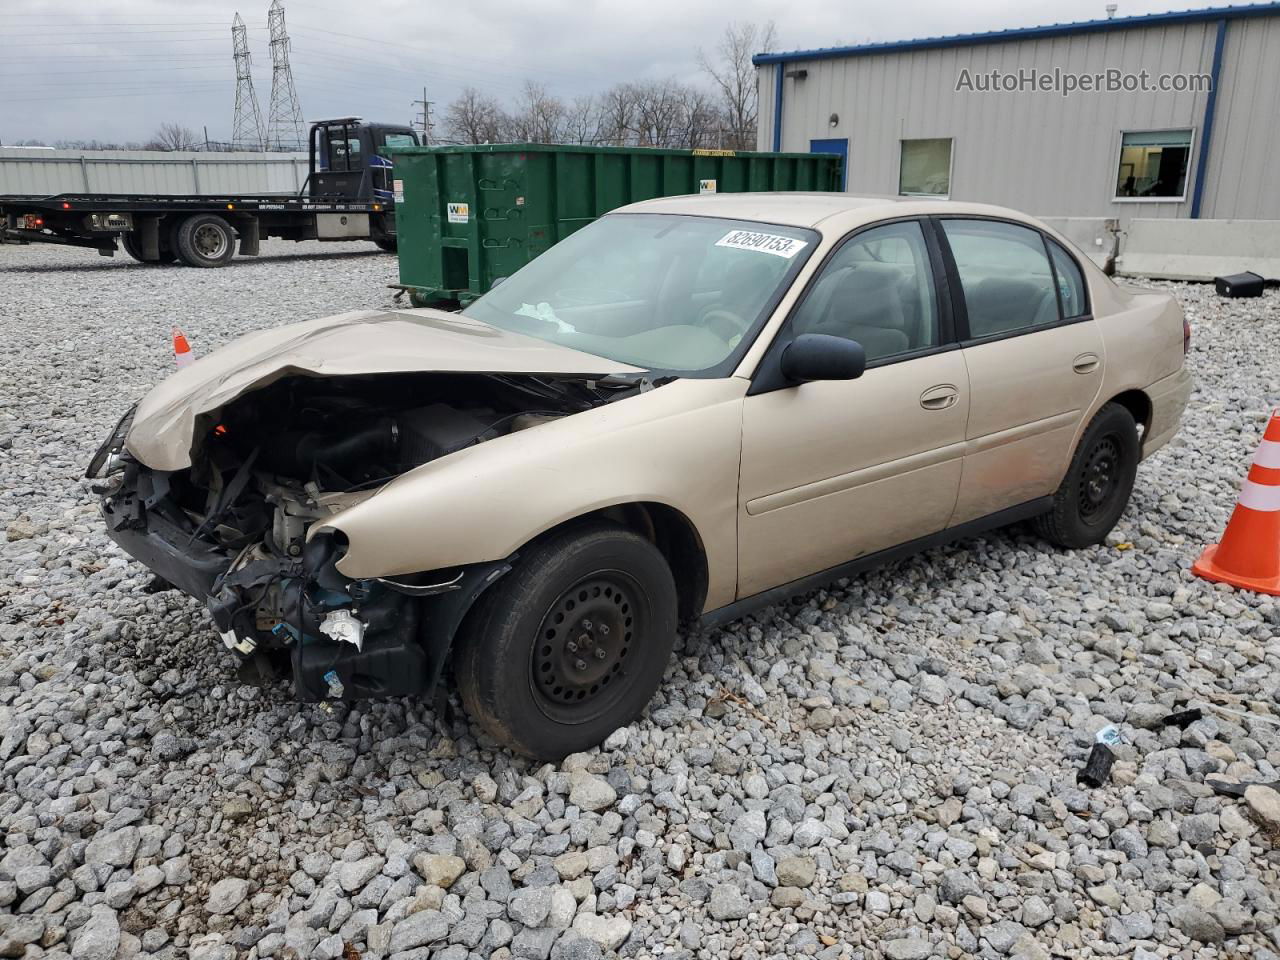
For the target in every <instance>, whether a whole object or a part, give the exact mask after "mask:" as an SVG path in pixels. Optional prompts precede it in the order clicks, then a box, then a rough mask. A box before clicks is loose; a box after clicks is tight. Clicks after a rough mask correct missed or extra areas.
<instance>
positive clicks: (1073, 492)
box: [1035, 403, 1141, 548]
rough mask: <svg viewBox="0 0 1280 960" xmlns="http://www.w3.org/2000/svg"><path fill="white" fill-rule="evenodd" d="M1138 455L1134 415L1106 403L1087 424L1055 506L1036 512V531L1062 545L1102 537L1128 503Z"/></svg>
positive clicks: (1079, 544) (1098, 540)
mask: <svg viewBox="0 0 1280 960" xmlns="http://www.w3.org/2000/svg"><path fill="white" fill-rule="evenodd" d="M1140 456H1141V451H1140V449H1139V446H1138V426H1137V424H1136V423H1134V420H1133V415H1132V414H1131V413H1129V411H1128V410H1126V409H1125V408H1124V407H1122V406H1120V404H1118V403H1108V404H1105V405H1104V406H1103V407H1102V409H1101V410H1099V411H1098V412H1097V414H1095V415H1094V418H1093V419H1092V420H1091V421H1089V426H1088V427H1087V428H1085V431H1084V436H1083V437H1081V438H1080V445H1079V446H1078V447H1077V448H1076V452H1075V456H1073V457H1072V458H1071V466H1069V467H1068V468H1067V475H1066V477H1065V478H1064V479H1063V481H1062V485H1061V486H1060V487H1058V491H1057V492H1056V493H1055V494H1054V495H1053V507H1052V508H1051V509H1050V510H1049V512H1048V513H1045V514H1042V515H1041V516H1039V517H1036V519H1035V528H1036V532H1037V533H1039V534H1040V536H1042V537H1044V538H1045V539H1046V540H1048V541H1049V542H1050V543H1054V544H1057V545H1058V546H1060V547H1071V548H1078V547H1088V546H1092V545H1093V544H1095V543H1102V541H1103V540H1105V539H1106V538H1107V534H1108V533H1110V532H1111V529H1112V528H1113V527H1114V526H1115V525H1116V523H1118V522H1119V520H1120V515H1121V514H1122V513H1124V508H1125V507H1126V506H1128V504H1129V496H1130V494H1132V493H1133V481H1134V478H1135V477H1136V476H1137V473H1138V459H1139V457H1140Z"/></svg>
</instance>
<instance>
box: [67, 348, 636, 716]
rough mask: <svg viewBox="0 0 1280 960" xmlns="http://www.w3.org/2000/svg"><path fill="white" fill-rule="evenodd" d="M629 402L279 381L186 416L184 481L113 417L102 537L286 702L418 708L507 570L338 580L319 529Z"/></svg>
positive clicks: (507, 385)
mask: <svg viewBox="0 0 1280 960" xmlns="http://www.w3.org/2000/svg"><path fill="white" fill-rule="evenodd" d="M638 389H639V386H638V385H637V383H636V382H635V381H631V380H626V379H620V380H615V381H608V380H598V379H586V378H578V377H559V378H547V377H538V376H532V375H517V374H512V375H500V374H381V375H373V376H345V377H333V378H321V377H315V376H286V377H284V378H282V379H279V380H276V381H274V382H272V383H270V384H268V385H266V386H264V387H262V388H261V389H257V390H254V391H252V392H249V393H246V394H243V395H241V396H240V397H238V398H236V399H235V400H234V401H232V402H231V403H229V404H227V405H226V406H224V407H223V408H221V409H218V410H215V411H212V412H208V413H202V414H200V415H198V416H197V417H196V418H195V432H194V436H193V439H192V446H191V457H190V461H191V466H190V467H187V468H185V469H181V470H173V471H166V470H156V469H152V468H150V467H148V466H147V465H146V464H144V463H143V462H141V461H140V460H139V459H138V458H137V457H136V456H134V455H133V454H132V453H131V452H130V450H129V445H128V442H127V438H128V436H129V431H130V428H131V420H132V415H133V411H130V413H128V414H126V416H125V418H124V419H122V421H121V423H120V424H119V425H117V427H116V429H115V430H114V431H113V433H112V435H111V436H110V437H109V438H108V439H107V441H106V443H104V444H103V446H102V448H101V449H100V450H99V451H98V454H97V455H96V456H95V457H94V460H93V462H92V463H91V464H90V467H89V471H88V475H89V476H90V477H92V478H95V479H100V480H102V481H103V482H102V483H101V484H100V485H99V486H97V487H95V490H96V492H97V493H98V494H99V495H100V497H101V509H102V514H103V517H104V519H105V521H106V525H107V530H108V533H109V535H110V536H111V537H112V539H113V540H115V541H116V542H117V543H118V544H119V545H120V546H121V547H123V548H124V549H125V550H126V551H127V552H128V553H129V554H131V555H132V556H133V557H135V558H136V559H138V560H139V561H141V562H142V563H143V564H145V565H146V566H147V567H149V568H150V569H151V570H152V571H154V572H155V573H156V574H157V576H158V577H159V578H162V580H163V581H164V582H165V584H164V585H171V586H173V587H176V588H178V589H181V590H183V591H184V592H186V593H188V594H190V595H192V596H194V597H197V598H198V599H200V600H202V601H203V602H205V603H206V604H207V606H208V609H209V613H210V616H211V617H212V619H213V622H214V625H215V628H216V629H217V631H218V633H219V635H220V636H221V638H222V642H223V643H224V644H225V645H226V646H227V647H228V648H229V649H231V650H233V651H235V652H236V653H237V654H239V655H240V656H241V657H242V658H243V659H244V660H245V661H246V663H247V664H248V665H250V666H252V667H253V668H255V670H256V671H257V672H258V673H260V674H262V675H266V676H268V677H269V676H271V675H274V674H276V673H279V672H282V671H284V670H287V671H288V672H290V673H291V674H292V677H293V682H294V688H295V691H296V694H297V696H298V698H299V699H302V700H322V699H329V698H333V699H355V698H362V697H386V696H406V695H418V694H425V693H429V692H430V691H431V690H432V689H433V688H434V686H435V684H436V681H437V680H438V678H439V676H440V673H441V670H442V667H443V664H444V661H445V657H446V655H447V653H448V651H449V648H450V645H451V644H452V641H453V638H454V635H455V634H456V632H457V630H458V627H459V625H460V624H461V623H462V620H463V618H464V617H465V615H466V613H467V611H468V610H469V609H470V607H471V606H472V604H473V603H474V602H475V600H476V599H477V598H478V597H479V596H480V594H481V593H482V592H483V591H484V590H485V589H486V588H487V587H488V586H489V585H490V584H492V583H493V582H494V581H496V580H497V579H499V578H500V577H501V576H503V574H505V573H506V572H507V571H508V570H509V569H510V563H511V560H512V559H513V558H506V559H503V560H497V561H493V562H490V563H481V564H473V565H470V566H465V567H458V568H454V569H449V570H440V571H424V572H421V573H417V574H408V575H400V576H394V577H390V576H389V577H371V578H365V579H351V578H349V577H346V576H344V575H343V574H342V573H340V572H339V571H338V569H337V566H336V564H337V562H338V561H339V560H340V559H341V558H342V556H343V554H344V552H345V551H346V548H347V544H346V542H345V540H344V538H343V535H342V534H341V533H337V532H335V531H333V530H327V529H320V530H319V532H317V533H315V534H312V533H311V530H312V528H313V527H314V526H315V525H316V524H321V526H323V521H326V520H328V519H330V518H332V517H334V516H336V515H337V514H339V513H341V512H342V511H343V510H345V509H347V508H349V507H352V506H355V505H356V504H359V503H362V502H364V501H365V500H368V499H369V498H371V497H374V496H376V495H377V491H378V490H379V488H381V487H382V486H383V485H384V484H385V483H387V482H389V481H391V480H393V479H395V478H396V477H398V476H400V475H402V474H404V473H405V472H407V471H410V470H413V469H415V468H416V467H419V466H422V465H423V464H426V463H429V462H431V461H433V460H436V459H439V458H441V457H445V456H449V455H452V454H455V453H459V452H461V451H463V450H464V449H465V448H467V447H469V446H473V445H475V444H479V443H484V442H486V441H488V440H491V439H494V438H496V437H500V436H505V435H507V434H509V433H512V432H515V431H519V430H525V429H530V428H532V427H536V426H538V425H539V424H541V423H543V422H546V421H548V420H554V419H558V418H561V417H564V416H567V415H570V414H573V413H576V412H578V411H581V410H586V409H589V408H591V407H593V406H597V405H599V404H601V403H607V402H609V401H610V400H613V399H615V398H618V397H621V396H626V395H630V394H631V393H633V392H635V391H636V390H638Z"/></svg>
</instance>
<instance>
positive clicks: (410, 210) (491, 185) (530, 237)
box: [387, 143, 841, 306]
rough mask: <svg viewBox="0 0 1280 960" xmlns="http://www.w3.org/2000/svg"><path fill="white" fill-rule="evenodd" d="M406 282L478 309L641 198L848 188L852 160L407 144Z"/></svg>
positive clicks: (402, 218) (400, 200)
mask: <svg viewBox="0 0 1280 960" xmlns="http://www.w3.org/2000/svg"><path fill="white" fill-rule="evenodd" d="M387 152H389V153H390V154H391V155H392V157H393V158H394V162H395V198H396V235H397V236H396V239H397V246H398V250H399V257H400V282H399V283H398V284H394V285H393V286H396V287H399V288H401V289H404V290H407V291H409V295H410V298H411V300H412V302H413V303H414V304H415V305H417V306H427V305H442V304H445V305H452V304H456V303H461V304H463V305H466V304H467V303H469V302H470V301H472V300H474V299H475V298H476V297H478V296H480V295H481V294H483V293H484V292H485V291H487V290H488V289H489V288H490V287H492V286H493V284H494V281H496V280H500V279H502V278H503V277H508V276H510V275H511V274H512V273H514V272H515V271H516V270H518V269H520V268H521V267H522V266H524V265H525V264H526V263H528V262H529V261H530V260H532V259H533V258H534V257H536V256H537V255H538V254H540V253H542V251H544V250H546V249H547V248H548V247H550V246H551V245H552V244H553V243H556V242H558V241H560V240H563V239H564V238H565V237H567V236H568V235H569V234H571V233H573V231H575V230H577V229H578V228H579V227H583V226H585V225H586V224H588V223H590V222H591V221H592V220H594V219H596V218H597V217H599V216H602V215H603V214H605V213H608V212H609V211H610V210H614V209H616V208H618V207H621V206H623V205H625V204H628V203H634V202H635V201H637V200H648V199H650V198H652V197H663V196H675V195H679V194H689V193H741V192H746V191H753V192H754V191H762V190H838V189H839V184H840V176H841V172H840V163H841V160H840V157H839V156H838V155H836V154H826V153H746V152H740V151H739V152H735V151H732V150H656V149H650V148H642V147H635V148H632V147H587V146H553V145H549V144H538V143H501V144H483V145H480V146H457V147H397V148H395V149H393V150H389V151H387Z"/></svg>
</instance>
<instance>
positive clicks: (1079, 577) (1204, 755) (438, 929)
mask: <svg viewBox="0 0 1280 960" xmlns="http://www.w3.org/2000/svg"><path fill="white" fill-rule="evenodd" d="M335 251H337V252H335ZM264 252H265V253H266V256H264V257H263V258H261V259H260V260H258V261H257V262H238V263H237V264H235V265H234V266H233V267H231V268H229V269H223V270H212V271H201V270H191V269H182V268H156V267H143V266H141V265H137V264H134V263H133V262H131V261H128V260H123V259H119V258H117V259H115V260H110V261H109V260H101V261H100V260H98V259H97V258H95V257H94V256H93V255H92V254H89V253H86V252H84V251H78V250H58V249H40V248H35V247H30V248H17V247H0V289H3V296H0V330H2V331H3V337H2V338H0V392H2V393H3V395H4V397H5V402H4V404H3V406H0V528H3V529H4V530H5V531H6V537H5V538H4V539H3V540H0V770H2V772H0V831H2V833H3V847H2V848H0V957H32V958H34V957H47V958H55V957H56V958H66V957H68V956H70V957H73V958H76V960H110V958H111V957H113V956H118V957H133V956H141V955H148V956H157V957H175V958H176V957H191V958H199V960H210V958H231V957H246V956H247V957H249V958H253V957H267V956H297V957H304V958H320V960H325V958H334V957H339V956H342V957H345V958H350V957H387V956H393V957H396V958H403V960H408V958H418V957H427V956H429V955H430V956H433V957H439V958H444V960H463V958H465V957H467V956H469V955H474V956H480V957H495V958H498V960H504V958H509V957H513V956H514V957H519V958H546V957H553V958H565V960H569V958H572V960H589V958H593V957H596V956H599V955H600V954H601V952H602V951H603V952H604V953H608V952H610V951H614V950H616V951H617V952H618V953H619V954H621V955H623V956H628V957H631V956H634V957H658V956H664V957H669V958H677V957H726V956H727V957H734V958H762V957H784V956H786V957H791V956H819V957H823V958H837V957H851V958H857V957H868V958H870V957H887V958H893V960H903V958H924V957H952V958H956V957H962V956H982V957H999V956H1018V957H1026V958H1045V957H1050V956H1054V957H1072V958H1081V957H1090V956H1132V957H1135V958H1152V957H1169V956H1177V957H1254V958H1257V960H1276V957H1277V953H1276V951H1277V950H1280V905H1278V904H1277V900H1280V811H1277V806H1278V805H1280V795H1277V794H1276V793H1275V792H1268V791H1266V790H1255V791H1252V792H1251V794H1250V797H1249V798H1248V800H1247V801H1243V800H1234V799H1226V798H1222V797H1219V796H1217V795H1215V794H1214V793H1213V792H1212V791H1211V790H1210V788H1209V787H1208V786H1206V785H1205V782H1204V778H1205V775H1206V774H1207V773H1212V772H1215V771H1216V772H1218V773H1220V774H1223V775H1225V776H1226V777H1228V778H1238V779H1240V780H1245V781H1253V780H1259V781H1273V780H1276V779H1277V778H1280V772H1277V768H1280V726H1278V724H1280V606H1277V604H1276V602H1275V601H1273V600H1271V599H1266V598H1262V597H1258V596H1253V595H1247V594H1242V593H1236V592H1233V591H1230V590H1228V589H1225V588H1215V587H1213V586H1212V585H1210V584H1207V583H1205V582H1202V581H1199V580H1196V579H1193V578H1192V577H1191V576H1190V575H1189V573H1188V572H1187V571H1188V567H1189V566H1190V564H1191V562H1192V560H1193V559H1194V558H1195V556H1196V555H1197V552H1198V550H1199V549H1200V548H1201V547H1202V546H1203V545H1204V544H1205V543H1206V542H1208V541H1210V540H1212V539H1214V538H1216V536H1217V535H1218V533H1219V532H1220V531H1221V528H1222V525H1223V524H1224V522H1225V521H1226V518H1227V515H1228V513H1229V511H1230V508H1231V506H1232V504H1233V502H1234V498H1235V493H1236V490H1237V487H1238V483H1239V480H1240V478H1241V475H1242V472H1243V470H1244V468H1245V464H1246V463H1247V460H1248V457H1249V456H1250V454H1251V452H1252V450H1253V447H1254V444H1255V443H1256V441H1257V439H1258V437H1259V435H1260V432H1261V429H1262V426H1263V424H1264V422H1265V418H1266V414H1267V409H1268V405H1269V404H1270V403H1273V402H1275V401H1276V400H1277V398H1278V397H1280V373H1278V372H1277V371H1280V339H1277V337H1276V336H1275V335H1274V330H1275V329H1277V325H1280V296H1278V295H1277V294H1276V293H1275V292H1269V293H1268V295H1267V297H1266V299H1265V300H1263V301H1257V300H1252V301H1250V300H1241V301H1223V300H1218V299H1216V298H1215V297H1214V296H1213V294H1212V290H1211V289H1210V288H1208V287H1205V286H1195V285H1176V284H1169V285H1166V286H1167V288H1168V289H1170V290H1172V291H1173V292H1174V293H1175V294H1176V295H1177V296H1178V297H1179V298H1180V299H1181V300H1182V302H1183V303H1184V305H1185V307H1186V309H1187V312H1188V314H1189V316H1190V318H1191V320H1192V323H1193V324H1194V326H1195V339H1194V342H1193V356H1192V361H1193V364H1194V367H1195V370H1196V375H1197V379H1198V384H1199V387H1198V392H1197V393H1196V394H1195V396H1194V397H1193V398H1192V401H1191V407H1190V409H1189V411H1188V415H1187V418H1186V420H1185V421H1184V426H1183V430H1182V432H1181V434H1180V436H1179V438H1178V439H1177V440H1175V441H1174V443H1173V444H1172V445H1171V446H1170V447H1168V448H1167V449H1166V450H1164V451H1162V452H1161V453H1160V454H1159V455H1157V456H1155V457H1154V458H1153V459H1151V460H1150V461H1148V462H1147V463H1146V464H1144V465H1143V467H1142V468H1141V470H1140V472H1139V479H1138V489H1137V491H1136V492H1135V496H1134V499H1133V503H1132V505H1131V507H1130V509H1129V511H1128V512H1127V513H1126V515H1125V517H1124V519H1123V520H1122V522H1121V525H1120V527H1119V528H1118V529H1117V531H1116V532H1115V534H1114V535H1113V536H1112V537H1111V539H1110V541H1109V543H1108V544H1107V545H1105V546H1102V547H1098V548H1095V549H1091V550H1084V551H1080V552H1077V553H1065V552H1059V551H1057V550H1054V549H1051V548H1049V547H1048V546H1047V545H1045V544H1044V543H1043V542H1041V541H1038V540H1036V539H1035V538H1034V537H1032V536H1031V535H1029V534H1028V533H1027V532H1026V530H1024V529H1014V530H1012V531H1003V532H1001V533H999V534H996V535H992V536H989V537H986V538H983V539H979V540H971V541H967V542H964V543H961V544H958V545H955V546H951V547H948V548H945V549H939V550H934V551H932V552H930V553H927V554H925V555H923V556H921V557H919V558H917V559H914V560H911V561H908V562H903V563H899V564H897V565H895V566H893V567H890V568H888V569H886V570H883V571H880V572H877V573H874V574H871V575H868V576H865V577H863V578H859V579H855V580H851V581H847V582H841V583H840V584H838V585H837V586H835V587H833V588H832V589H830V590H828V591H820V592H817V593H813V594H810V595H808V596H806V597H802V598H799V599H796V600H794V601H791V602H789V603H786V604H783V605H779V606H775V607H772V608H769V609H768V610H765V611H763V612H761V613H759V614H757V615H755V616H754V617H752V618H751V619H749V620H746V621H743V622H740V623H738V624H735V625H732V626H730V627H727V628H725V629H722V630H717V631H711V632H705V633H698V634H694V635H690V636H687V637H685V638H683V639H682V641H681V643H680V646H679V649H678V654H677V659H676V660H675V662H674V663H673V666H672V668H671V669H670V671H669V673H668V676H667V682H666V684H665V685H664V686H663V688H662V691H661V693H660V694H659V696H658V697H657V699H655V701H654V702H653V704H652V705H651V707H650V709H649V711H648V713H647V715H646V716H645V718H644V719H642V720H641V721H639V722H637V723H635V724H634V725H633V726H631V727H630V728H627V729H624V730H620V731H618V732H617V733H615V734H614V735H613V736H611V737H610V738H609V740H608V742H607V743H606V744H605V745H604V747H603V748H602V749H600V750H599V751H595V752H592V753H589V754H581V755H576V756H573V757H569V758H568V759H566V760H565V761H564V762H563V764H561V765H559V766H552V765H547V766H543V767H537V766H534V765H531V764H529V763H527V762H525V761H523V760H520V759H518V758H514V757H512V756H510V755H508V754H505V753H502V752H497V751H495V750H494V749H492V745H491V744H488V743H486V742H483V741H481V742H477V740H476V739H475V738H474V737H473V736H472V734H471V732H470V730H469V728H468V726H467V725H466V722H465V719H463V718H461V717H460V716H456V715H452V714H451V715H449V716H446V717H441V716H439V715H437V714H436V713H434V712H433V711H432V709H430V708H429V705H427V704H424V703H418V702H412V701H392V702H385V703H367V704H362V705H360V706H358V707H355V708H352V709H349V710H348V709H345V708H337V709H324V708H322V707H320V706H316V705H306V706H304V705H299V704H296V703H294V702H293V701H292V700H290V699H289V696H288V693H287V691H286V690H285V689H283V688H280V689H271V690H267V691H261V690H257V689H253V688H247V687H241V686H239V685H238V684H237V683H236V682H235V680H234V674H233V660H232V657H231V655H230V654H228V653H227V652H226V651H225V650H224V649H223V648H222V647H221V645H220V644H219V643H218V642H216V638H215V636H214V634H213V633H212V632H211V629H210V626H209V623H208V621H207V619H206V617H205V614H204V612H203V610H202V608H201V606H200V605H199V604H197V603H196V602H195V601H193V600H189V599H186V598H184V597H182V596H179V595H177V594H175V593H164V594H157V595H147V594H144V593H143V592H142V587H143V585H144V584H145V583H146V582H147V581H148V579H149V576H148V574H147V572H146V571H145V570H144V569H143V568H142V567H140V566H139V565H138V564H135V563H133V562H132V561H130V560H128V559H126V557H125V556H124V555H123V554H122V553H121V552H120V551H119V550H118V549H116V548H115V547H114V546H113V545H111V544H110V543H109V541H108V540H107V539H106V537H105V536H104V535H103V533H102V531H101V529H100V527H99V522H98V519H97V516H96V510H95V507H94V504H93V498H92V496H91V495H90V493H89V490H88V485H87V484H86V483H85V482H84V481H82V480H81V479H79V476H80V473H81V471H82V469H83V466H84V464H85V462H86V461H87V460H88V458H89V456H90V454H91V452H92V450H93V449H94V447H95V446H96V444H97V443H98V442H99V441H100V440H101V439H102V437H103V435H104V434H105V433H106V431H107V430H108V429H109V428H110V426H111V424H112V423H113V422H114V420H115V418H116V417H117V416H118V415H119V413H120V412H121V411H122V410H123V409H124V408H125V407H126V406H127V404H128V403H129V402H131V401H132V400H133V399H134V398H136V397H137V396H138V395H139V394H141V393H142V392H143V391H144V390H145V389H146V387H147V386H148V385H149V384H151V383H153V382H154V381H156V380H158V379H159V378H160V377H162V376H164V375H165V373H166V372H167V371H168V370H169V369H170V368H171V366H172V358H171V355H170V352H169V343H168V332H169V326H170V324H171V323H173V322H177V323H179V324H181V326H182V327H183V329H184V330H185V331H186V332H187V335H188V336H189V337H190V339H191V341H192V343H193V345H194V347H195V349H196V351H197V352H203V351H207V350H209V349H212V348H213V347H215V346H217V345H218V344H221V343H223V342H225V341H227V340H228V339H230V338H231V337H233V336H235V335H236V334H238V333H241V332H243V331H246V330H250V329H253V328H256V327H260V326H263V325H269V324H279V323H284V322H288V321H292V320H299V319H305V318H309V317H314V316H320V315H323V314H326V313H334V312H339V311H342V310H347V309H350V308H353V307H376V306H386V305H388V304H389V303H390V296H389V291H388V290H387V289H386V288H385V284H386V283H387V282H390V281H391V280H393V279H394V276H395V261H394V259H393V258H391V257H389V256H386V255H381V254H378V253H370V252H365V250H364V248H363V247H358V246H351V247H347V248H335V247H333V246H326V247H321V246H320V245H317V244H312V245H300V246H295V245H281V244H274V243H268V244H264ZM1264 324H1266V327H1264V326H1263V325H1264ZM1264 330H1266V331H1267V332H1265V333H1264V332H1263V331H1264ZM1189 706H1199V707H1202V708H1203V710H1204V718H1203V719H1201V720H1199V721H1197V722H1195V723H1193V724H1191V725H1190V726H1188V727H1187V728H1186V729H1185V730H1180V729H1178V728H1177V727H1163V728H1161V727H1160V726H1159V720H1160V718H1162V717H1163V716H1164V715H1165V714H1167V713H1169V712H1171V711H1173V710H1175V709H1179V708H1185V707H1189ZM1107 724H1118V725H1119V726H1120V729H1121V731H1122V732H1123V735H1124V737H1125V742H1124V743H1123V744H1122V745H1121V746H1119V747H1117V748H1116V753H1117V762H1116V764H1115V767H1114V771H1113V774H1112V777H1111V780H1110V782H1109V783H1108V784H1107V785H1105V786H1103V787H1102V788H1100V789H1095V790H1086V789H1083V788H1081V787H1079V786H1077V783H1076V771H1077V770H1078V769H1079V768H1080V767H1081V766H1082V764H1083V762H1084V759H1085V756H1086V754H1087V753H1088V750H1089V747H1090V744H1091V743H1092V741H1093V739H1094V735H1095V734H1096V733H1097V731H1098V730H1099V729H1100V728H1102V727H1103V726H1105V725H1107Z"/></svg>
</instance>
